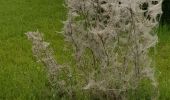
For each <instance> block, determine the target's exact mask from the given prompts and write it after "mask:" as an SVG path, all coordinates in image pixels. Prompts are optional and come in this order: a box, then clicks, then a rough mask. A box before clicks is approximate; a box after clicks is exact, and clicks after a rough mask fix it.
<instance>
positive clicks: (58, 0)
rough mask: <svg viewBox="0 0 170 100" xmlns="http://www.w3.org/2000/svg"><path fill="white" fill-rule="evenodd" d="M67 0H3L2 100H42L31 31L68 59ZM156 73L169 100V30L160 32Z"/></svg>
mask: <svg viewBox="0 0 170 100" xmlns="http://www.w3.org/2000/svg"><path fill="white" fill-rule="evenodd" d="M63 1H64V0H0V100H37V99H39V100H43V99H44V98H43V97H44V94H46V84H45V82H46V80H47V79H46V74H45V71H44V67H43V66H42V65H40V64H38V63H37V62H36V60H35V58H34V57H33V55H32V51H31V43H30V41H28V40H27V38H26V36H25V35H24V33H25V32H28V31H36V30H39V31H40V32H42V33H44V35H45V39H46V41H48V42H50V43H51V46H52V47H53V49H54V51H55V55H56V59H57V61H58V62H59V63H63V62H64V61H69V59H70V56H69V55H68V53H67V52H65V51H64V50H63V49H64V40H63V37H62V35H61V34H59V33H56V31H61V28H62V23H61V20H64V19H65V10H64V8H63V7H62V2H63ZM158 35H159V44H158V46H157V55H156V69H157V71H156V73H157V77H158V80H159V90H160V100H170V29H169V30H168V27H163V28H161V29H160V32H159V34H158Z"/></svg>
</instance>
